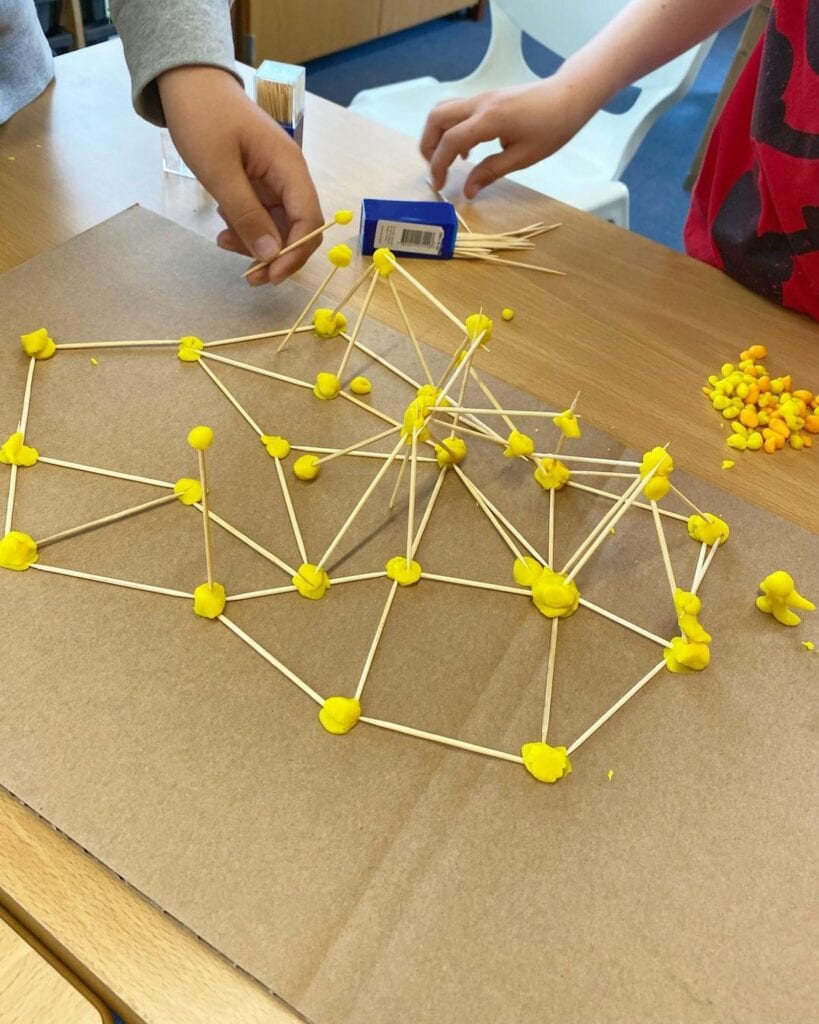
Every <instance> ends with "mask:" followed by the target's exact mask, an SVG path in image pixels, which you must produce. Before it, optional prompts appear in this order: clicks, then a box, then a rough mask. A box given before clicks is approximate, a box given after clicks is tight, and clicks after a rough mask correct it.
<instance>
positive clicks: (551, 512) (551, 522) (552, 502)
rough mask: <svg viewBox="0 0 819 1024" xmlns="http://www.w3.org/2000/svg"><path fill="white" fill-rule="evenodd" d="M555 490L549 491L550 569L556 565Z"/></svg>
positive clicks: (548, 563)
mask: <svg viewBox="0 0 819 1024" xmlns="http://www.w3.org/2000/svg"><path fill="white" fill-rule="evenodd" d="M555 493H556V491H555V489H554V487H553V488H552V489H551V490H550V491H549V561H548V562H547V563H546V564H547V565H548V566H549V568H551V567H552V566H553V565H554V564H555Z"/></svg>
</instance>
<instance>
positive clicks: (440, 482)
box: [412, 466, 447, 558]
mask: <svg viewBox="0 0 819 1024" xmlns="http://www.w3.org/2000/svg"><path fill="white" fill-rule="evenodd" d="M446 474H447V467H446V466H444V467H443V468H442V469H441V470H440V472H439V473H438V477H437V479H436V481H435V486H434V487H433V488H432V494H430V496H429V501H428V502H427V507H426V509H424V515H423V517H422V519H421V522H420V524H419V526H418V529H417V531H416V533H415V540H414V541H413V544H412V557H413V558H414V557H415V554H416V552H417V551H418V548H419V546H420V544H421V538H422V537H423V536H424V531H425V530H426V528H427V524H428V523H429V520H430V518H431V516H432V510H433V508H435V503H436V501H437V500H438V495H439V494H440V493H441V487H442V486H443V482H444V477H445V476H446Z"/></svg>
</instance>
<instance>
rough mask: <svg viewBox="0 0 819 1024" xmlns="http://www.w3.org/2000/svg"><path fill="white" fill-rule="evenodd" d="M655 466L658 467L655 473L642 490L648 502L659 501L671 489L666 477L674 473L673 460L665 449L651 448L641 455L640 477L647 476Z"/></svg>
mask: <svg viewBox="0 0 819 1024" xmlns="http://www.w3.org/2000/svg"><path fill="white" fill-rule="evenodd" d="M655 466H657V467H658V469H657V471H656V473H655V474H654V476H653V477H652V478H651V479H650V480H649V481H648V483H647V484H646V485H645V487H644V488H643V494H644V495H645V496H646V497H647V498H648V499H649V500H650V501H659V500H660V499H661V498H664V497H665V496H666V494H668V492H669V490H670V489H671V484H670V483H669V482H668V477H669V476H670V474H671V473H673V471H674V460H673V459H672V458H671V456H670V455H669V454H668V452H667V451H666V450H665V448H659V447H657V448H652V449H651V450H650V451H647V452H646V453H645V454H644V455H643V461H642V462H641V463H640V476H641V477H646V476H648V474H649V473H650V472H651V471H652V469H654V467H655Z"/></svg>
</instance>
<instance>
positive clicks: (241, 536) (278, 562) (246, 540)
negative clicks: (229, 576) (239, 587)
mask: <svg viewBox="0 0 819 1024" xmlns="http://www.w3.org/2000/svg"><path fill="white" fill-rule="evenodd" d="M194 508H196V509H198V510H199V511H200V512H202V513H204V511H205V509H204V506H203V504H202V503H200V502H196V504H195V505H194ZM205 518H206V519H209V520H211V521H212V522H214V523H216V525H217V526H221V527H222V529H223V530H224V531H225V532H226V533H229V534H231V536H233V537H235V538H236V539H237V540H240V541H241V542H242V543H243V544H246V545H247V546H248V547H249V548H250V549H251V550H253V551H255V552H256V554H257V555H261V556H262V558H266V559H267V561H268V562H272V563H273V565H275V566H278V568H279V569H281V570H282V571H283V572H286V573H287V575H288V576H290V577H293V576H297V575H298V573H297V572H296V570H295V569H294V568H293V566H292V565H288V564H287V562H285V561H283V560H282V559H281V558H279V557H278V556H277V555H274V554H273V552H272V551H268V550H267V548H263V547H262V546H261V544H257V543H256V541H255V540H251V538H250V537H248V536H247V534H245V533H242V531H241V530H237V529H236V527H235V526H231V524H230V523H228V522H226V521H225V520H224V519H222V518H221V516H217V514H216V513H215V512H213V511H209V512H208V514H207V516H206V517H205Z"/></svg>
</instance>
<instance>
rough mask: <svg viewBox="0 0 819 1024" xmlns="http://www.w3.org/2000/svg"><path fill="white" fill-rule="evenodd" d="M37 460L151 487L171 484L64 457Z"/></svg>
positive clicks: (170, 485) (43, 457)
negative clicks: (68, 460)
mask: <svg viewBox="0 0 819 1024" xmlns="http://www.w3.org/2000/svg"><path fill="white" fill-rule="evenodd" d="M37 461H38V462H44V463H45V464H46V465H47V466H59V467H60V468H61V469H74V470H78V471H79V472H81V473H93V474H95V475H96V476H110V477H113V478H114V479H116V480H131V481H133V482H134V483H137V484H150V485H151V486H152V487H166V488H167V487H170V488H173V484H172V483H171V482H170V481H169V480H154V479H153V478H152V477H149V476H136V475H135V474H133V473H118V472H116V471H115V470H113V469H100V468H99V467H98V466H84V465H82V463H80V462H66V461H65V460H64V459H50V458H47V457H46V456H45V455H41V456H40V457H39V459H38V460H37Z"/></svg>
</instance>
